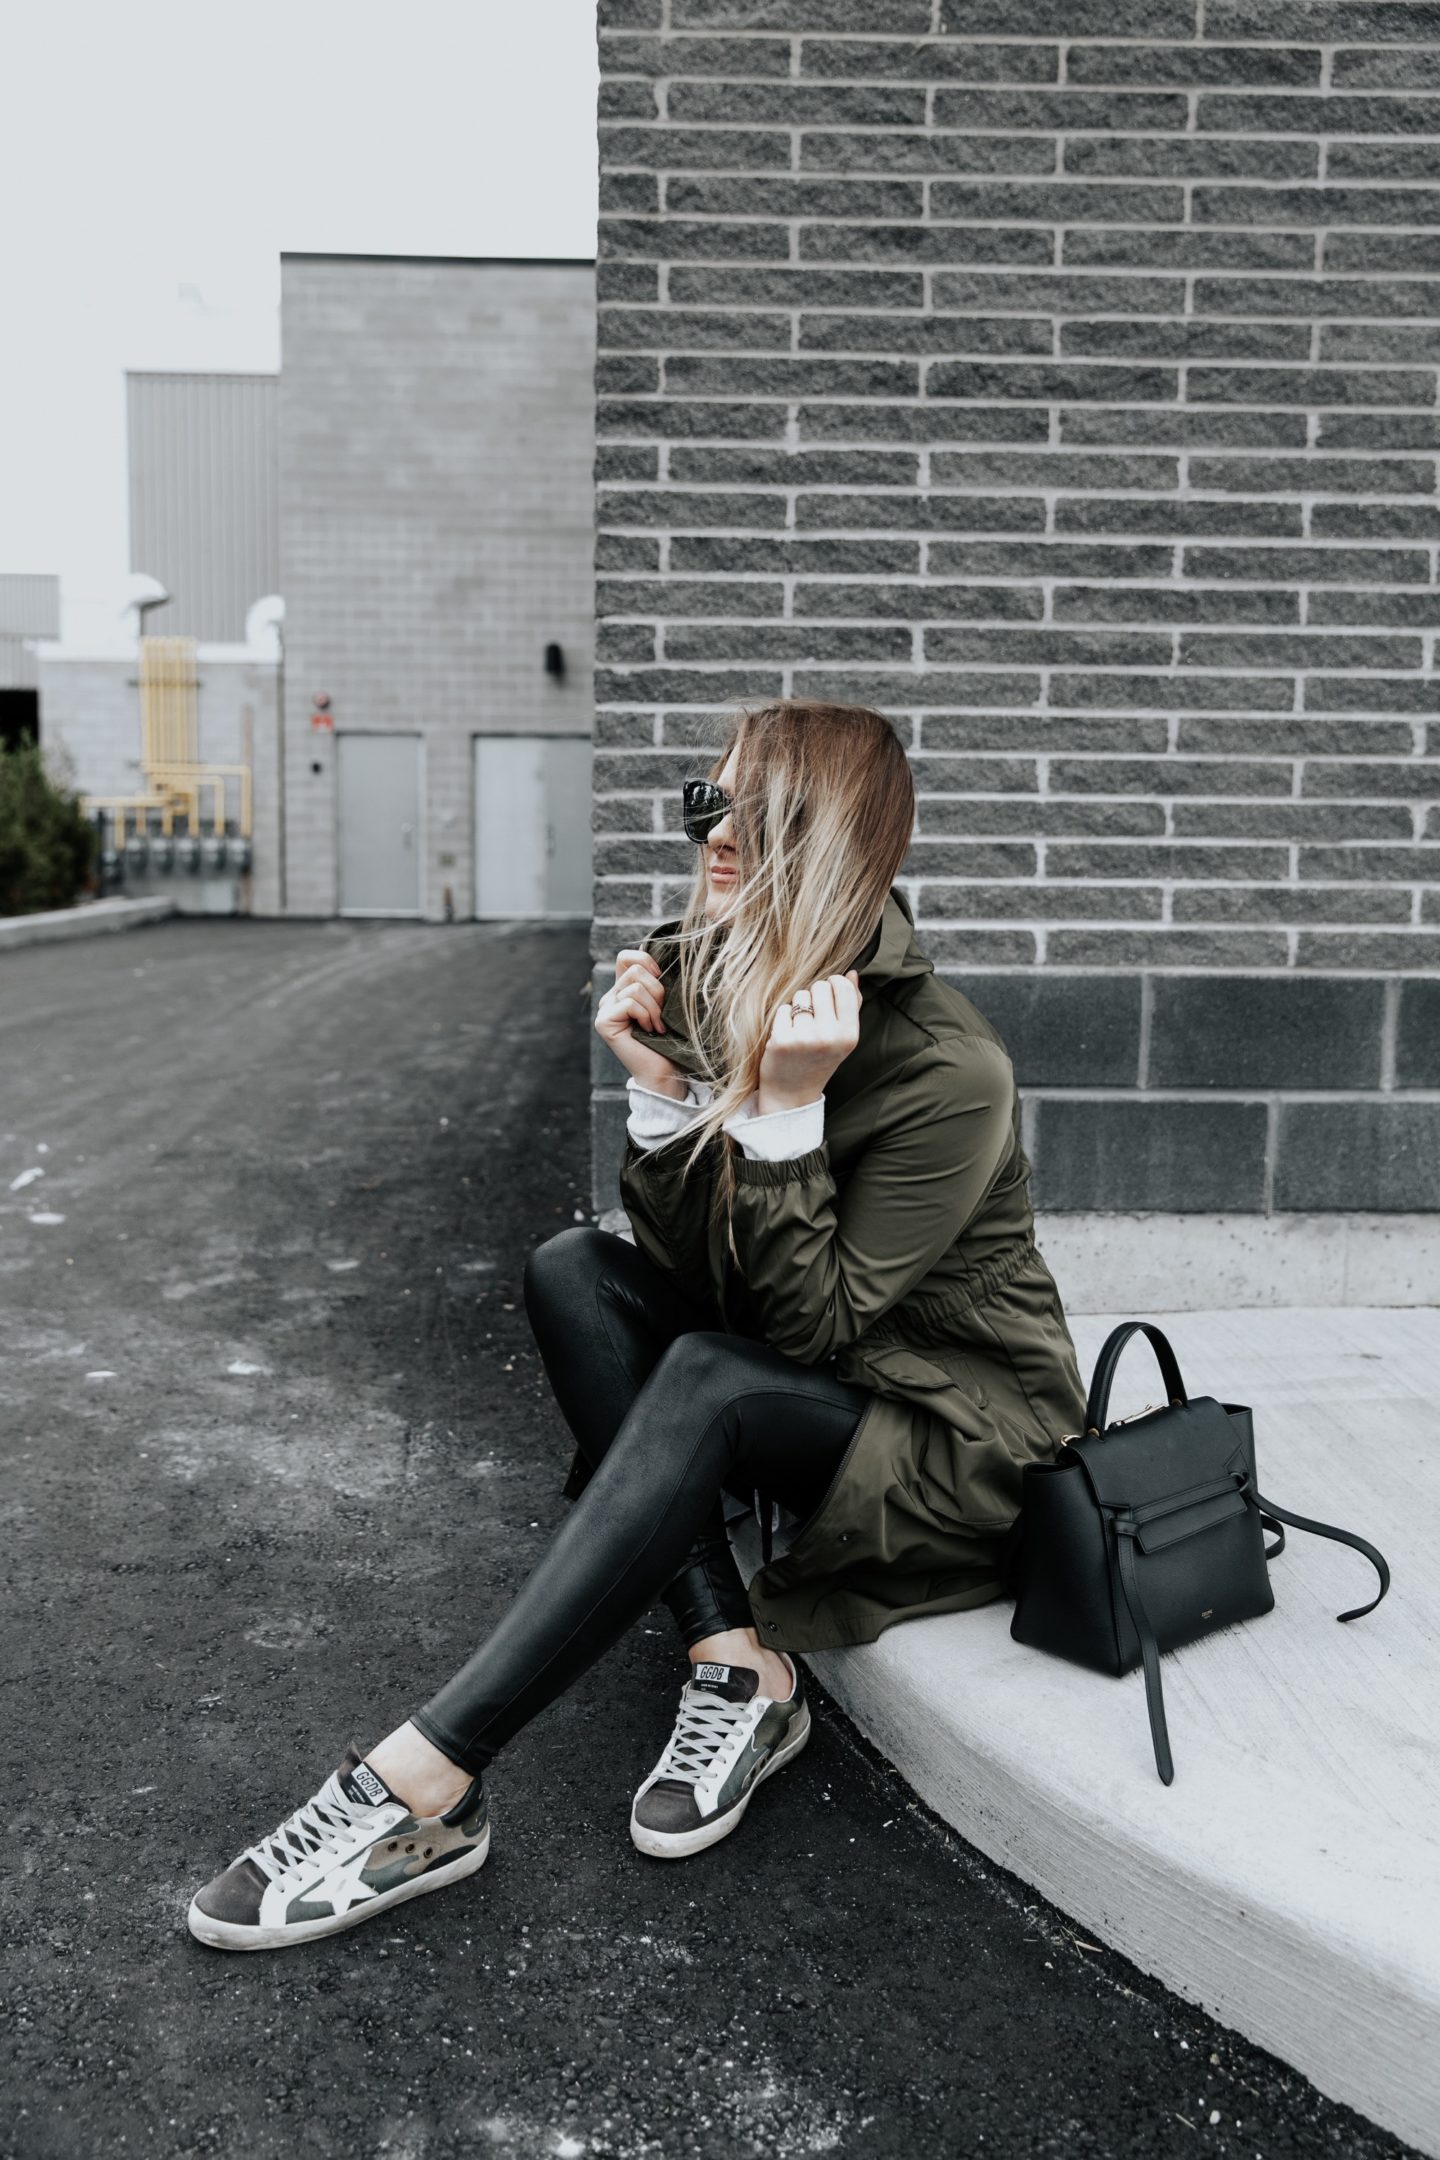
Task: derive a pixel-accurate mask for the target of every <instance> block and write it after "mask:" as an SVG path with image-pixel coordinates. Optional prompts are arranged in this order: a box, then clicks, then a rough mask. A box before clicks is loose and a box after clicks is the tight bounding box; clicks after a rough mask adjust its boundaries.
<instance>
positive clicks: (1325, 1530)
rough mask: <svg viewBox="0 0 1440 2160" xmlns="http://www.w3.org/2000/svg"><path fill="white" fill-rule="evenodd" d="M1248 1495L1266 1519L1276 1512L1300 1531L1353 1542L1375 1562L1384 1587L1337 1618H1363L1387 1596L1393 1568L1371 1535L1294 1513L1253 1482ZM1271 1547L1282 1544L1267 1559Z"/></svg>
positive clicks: (1257, 1510)
mask: <svg viewBox="0 0 1440 2160" xmlns="http://www.w3.org/2000/svg"><path fill="white" fill-rule="evenodd" d="M1245 1497H1246V1499H1247V1500H1248V1501H1249V1502H1250V1505H1251V1506H1252V1507H1253V1508H1254V1509H1255V1511H1256V1513H1257V1514H1258V1515H1259V1516H1260V1517H1261V1520H1262V1521H1263V1520H1264V1518H1265V1517H1266V1516H1267V1515H1276V1516H1278V1517H1279V1519H1280V1521H1281V1522H1288V1523H1291V1524H1293V1525H1294V1527H1295V1528H1296V1529H1297V1530H1313V1531H1314V1533H1315V1535H1316V1537H1328V1538H1334V1539H1336V1540H1337V1542H1338V1543H1339V1544H1341V1545H1353V1546H1354V1548H1355V1550H1356V1552H1362V1553H1364V1555H1365V1557H1366V1559H1367V1560H1368V1561H1370V1562H1371V1564H1372V1566H1373V1567H1374V1569H1375V1572H1376V1574H1377V1575H1378V1576H1379V1577H1380V1588H1379V1589H1378V1590H1377V1591H1376V1593H1375V1595H1374V1597H1373V1598H1371V1600H1370V1602H1369V1604H1368V1605H1352V1606H1351V1608H1350V1610H1349V1612H1342V1613H1337V1614H1336V1615H1335V1617H1336V1619H1337V1620H1359V1619H1360V1618H1361V1617H1362V1616H1363V1615H1364V1614H1365V1613H1367V1612H1374V1610H1375V1607H1376V1606H1377V1605H1378V1604H1379V1603H1380V1600H1381V1598H1383V1597H1384V1595H1385V1593H1386V1591H1387V1590H1388V1589H1389V1587H1390V1570H1389V1568H1388V1566H1387V1565H1386V1562H1385V1555H1384V1554H1383V1553H1382V1552H1381V1551H1379V1549H1378V1548H1377V1547H1376V1546H1374V1545H1372V1544H1371V1543H1370V1542H1369V1540H1368V1539H1367V1538H1363V1537H1357V1536H1356V1534H1355V1532H1354V1531H1353V1530H1339V1529H1337V1528H1336V1526H1335V1524H1334V1523H1323V1522H1316V1520H1315V1518H1314V1516H1313V1515H1295V1514H1292V1513H1291V1511H1290V1509H1289V1508H1283V1507H1281V1506H1280V1504H1279V1502H1278V1501H1276V1500H1267V1499H1266V1498H1265V1495H1264V1494H1263V1493H1261V1492H1257V1491H1256V1490H1255V1488H1254V1486H1253V1485H1247V1486H1246V1487H1245ZM1280 1541H1281V1544H1283V1543H1284V1541H1285V1533H1284V1532H1283V1530H1282V1531H1281V1533H1280ZM1271 1550H1274V1551H1278V1550H1279V1547H1278V1546H1277V1547H1274V1548H1270V1549H1267V1552H1266V1556H1265V1557H1266V1558H1267V1559H1269V1558H1270V1553H1271Z"/></svg>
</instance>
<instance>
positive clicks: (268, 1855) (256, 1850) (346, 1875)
mask: <svg viewBox="0 0 1440 2160" xmlns="http://www.w3.org/2000/svg"><path fill="white" fill-rule="evenodd" d="M489 1850H490V1820H489V1810H488V1808H487V1806H486V1802H485V1792H484V1788H483V1785H482V1783H481V1780H480V1779H479V1778H478V1777H477V1778H475V1779H474V1780H472V1782H471V1784H470V1787H469V1790H468V1791H467V1792H465V1793H464V1794H463V1795H462V1797H461V1798H460V1799H459V1800H457V1801H456V1803H455V1805H454V1807H452V1808H450V1809H448V1810H447V1811H446V1813H445V1814H443V1815H413V1814H412V1813H411V1811H410V1809H409V1808H408V1807H406V1805H405V1803H404V1801H403V1800H400V1799H398V1798H397V1797H396V1795H395V1794H394V1793H393V1792H392V1791H391V1790H390V1787H389V1786H388V1785H387V1784H386V1783H385V1780H384V1779H383V1778H382V1777H381V1776H380V1774H379V1772H378V1771H376V1770H372V1769H371V1767H370V1765H369V1763H368V1762H364V1761H362V1760H361V1757H360V1755H359V1752H358V1751H357V1750H356V1749H355V1748H353V1747H351V1748H347V1749H346V1751H345V1759H344V1761H343V1762H342V1763H341V1764H340V1767H339V1768H338V1769H337V1770H336V1771H334V1772H333V1774H332V1775H331V1776H330V1777H328V1778H327V1779H326V1780H325V1783H324V1784H323V1785H322V1786H321V1788H320V1790H319V1792H318V1793H316V1795H315V1797H314V1798H313V1799H312V1800H307V1801H306V1802H305V1805H304V1806H303V1807H299V1808H297V1809H296V1810H295V1812H294V1814H293V1815H287V1817H286V1818H285V1820H284V1822H282V1823H281V1824H279V1826H278V1827H277V1828H276V1829H274V1830H272V1831H271V1832H270V1835H269V1836H268V1837H265V1838H261V1839H260V1840H259V1842H258V1843H257V1844H254V1845H250V1846H247V1847H246V1849H245V1851H244V1852H243V1853H241V1855H240V1857H239V1859H238V1860H234V1861H232V1862H231V1864H230V1866H229V1867H228V1868H226V1869H225V1871H224V1873H223V1874H220V1875H217V1876H216V1877H215V1880H214V1881H213V1882H210V1883H207V1884H206V1885H205V1888H204V1889H203V1890H197V1891H196V1893H195V1896H194V1897H193V1898H192V1899H191V1901H190V1910H189V1912H188V1913H187V1914H186V1920H187V1923H188V1925H189V1928H190V1932H191V1934H192V1935H194V1936H197V1937H198V1938H199V1940H200V1941H201V1942H203V1943H209V1944H211V1945H212V1946H213V1948H215V1949H216V1950H283V1949H285V1948H286V1947H287V1946H288V1945H289V1944H290V1943H303V1942H313V1941H314V1940H315V1938H316V1936H317V1935H335V1934H338V1933H339V1931H340V1929H341V1928H349V1927H356V1926H358V1925H359V1923H360V1921H362V1920H368V1919H370V1918H371V1916H372V1915H373V1914H375V1913H378V1912H383V1911H385V1909H386V1908H387V1907H388V1906H391V1905H399V1904H401V1903H402V1902H403V1901H404V1899H406V1898H412V1897H419V1896H421V1895H422V1893H423V1892H424V1891H426V1890H442V1889H443V1888H444V1887H445V1885H446V1883H452V1882H458V1881H459V1879H460V1877H461V1876H462V1875H473V1874H474V1872H475V1870H476V1868H478V1867H481V1866H483V1864H484V1861H485V1857H486V1855H487V1853H488V1852H489Z"/></svg>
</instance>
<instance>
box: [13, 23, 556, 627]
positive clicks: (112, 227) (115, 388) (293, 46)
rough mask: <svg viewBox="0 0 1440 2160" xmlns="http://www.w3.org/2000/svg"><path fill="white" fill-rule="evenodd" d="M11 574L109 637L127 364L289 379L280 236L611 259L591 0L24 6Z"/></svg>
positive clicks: (17, 107)
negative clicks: (283, 353)
mask: <svg viewBox="0 0 1440 2160" xmlns="http://www.w3.org/2000/svg"><path fill="white" fill-rule="evenodd" d="M5 72H6V76H7V91H6V98H5V107H6V110H5V119H4V125H3V128H0V204H3V205H4V206H5V207H4V216H3V219H0V293H3V295H4V317H5V331H4V335H3V337H0V570H5V571H13V570H22V571H50V572H58V573H59V576H60V581H61V585H60V591H61V604H62V611H63V612H62V625H61V627H62V634H63V636H64V637H65V638H66V639H67V641H69V640H79V641H83V642H84V643H86V644H108V643H111V642H112V641H113V639H114V638H115V637H116V636H117V635H118V633H119V630H120V609H121V606H122V602H123V597H124V588H125V583H126V578H127V574H128V570H129V561H128V548H127V512H126V495H125V485H126V483H125V384H124V372H123V371H124V370H125V369H126V368H127V367H129V368H191V369H272V368H276V367H278V365H279V359H280V319H279V305H280V251H281V249H282V248H283V249H296V250H303V249H312V250H321V249H334V250H339V251H343V252H353V253H358V254H375V255H388V254H396V255H402V254H405V255H570V256H577V255H578V256H590V255H593V253H594V251H595V201H596V194H595V76H596V69H595V4H594V0H405V4H404V5H403V6H400V7H395V6H393V5H389V4H387V5H384V6H381V5H378V4H377V0H244V4H243V5H241V4H239V0H146V4H145V5H144V6H143V7H123V6H119V5H117V4H116V0H44V4H43V5H40V6H35V7H29V8H23V9H22V8H14V9H11V10H9V11H8V13H7V16H6V27H5Z"/></svg>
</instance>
